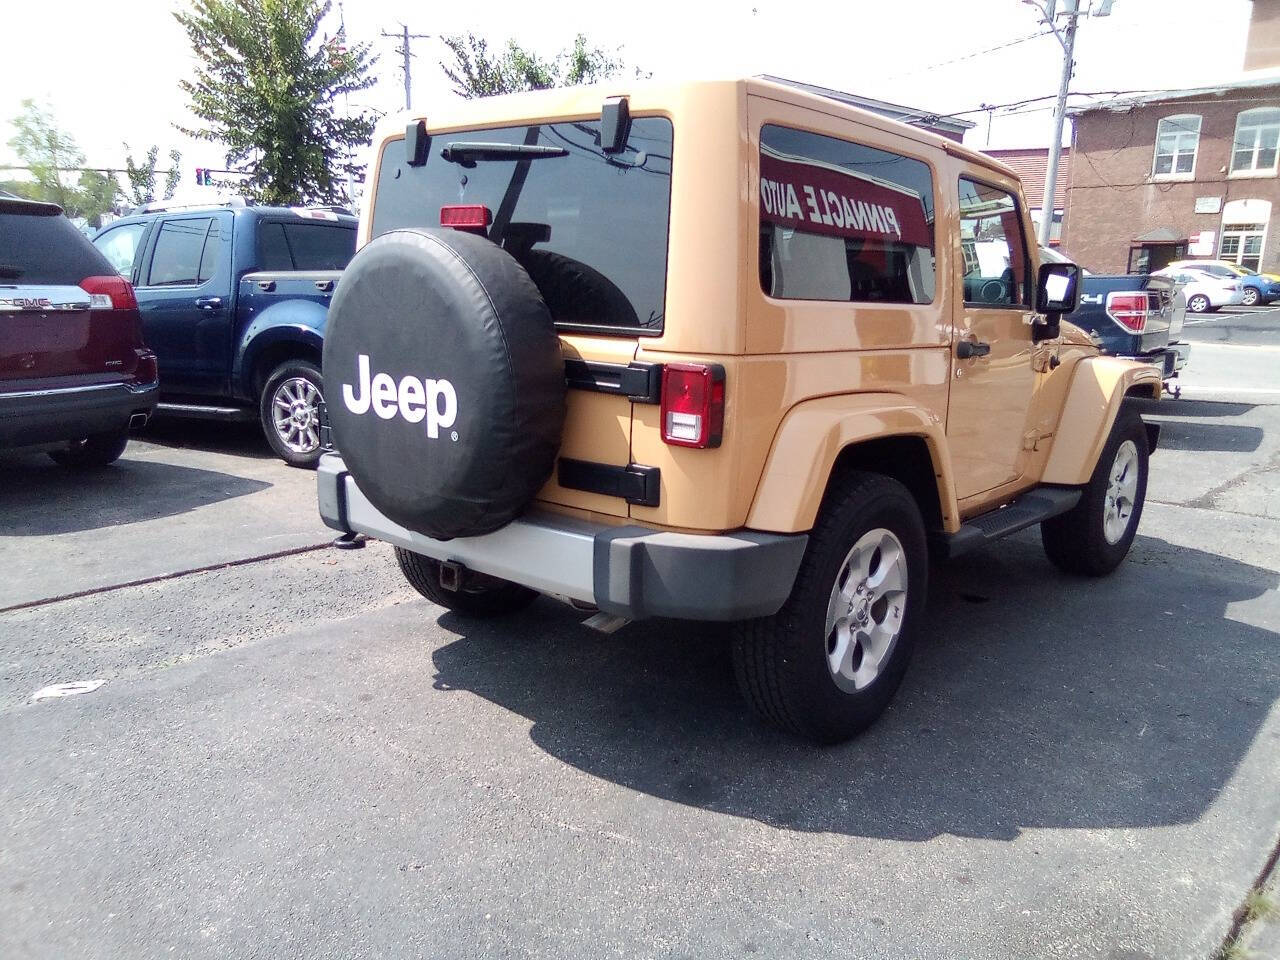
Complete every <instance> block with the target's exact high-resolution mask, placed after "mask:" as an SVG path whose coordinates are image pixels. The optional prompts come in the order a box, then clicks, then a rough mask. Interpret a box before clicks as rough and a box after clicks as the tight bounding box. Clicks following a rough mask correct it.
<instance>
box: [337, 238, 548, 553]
mask: <svg viewBox="0 0 1280 960" xmlns="http://www.w3.org/2000/svg"><path fill="white" fill-rule="evenodd" d="M324 379H325V397H326V398H327V400H328V402H327V409H328V417H329V423H330V425H331V427H332V431H333V441H334V446H335V447H337V449H338V451H339V452H340V453H341V454H342V457H343V460H344V461H345V462H346V465H347V469H348V470H350V471H351V475H352V477H353V478H354V479H355V482H356V484H357V485H358V486H359V488H360V490H361V491H362V492H363V493H364V495H365V496H366V497H368V499H369V501H370V502H371V503H372V504H373V505H374V506H375V507H377V508H378V509H379V510H380V511H381V512H382V513H383V514H385V515H386V516H387V517H389V518H390V519H392V520H394V521H395V522H396V523H398V524H400V525H401V526H404V527H407V528H408V529H410V530H414V531H417V532H419V533H423V534H426V535H427V536H430V537H435V538H437V539H444V538H451V537H466V536H476V535H479V534H482V533H490V532H492V531H494V530H497V529H499V528H500V527H502V526H504V525H505V524H507V523H509V522H510V521H511V520H512V519H514V518H515V517H516V516H517V515H518V514H519V513H520V511H521V510H523V509H524V508H525V506H527V505H528V503H529V501H530V500H531V499H532V498H533V496H534V494H535V493H537V491H538V489H539V488H540V487H541V486H542V485H543V484H544V483H545V482H546V480H547V478H548V477H549V476H550V475H551V470H552V468H553V467H554V465H555V458H556V452H557V450H558V449H559V446H560V434H561V430H562V429H563V427H564V415H565V380H564V361H563V359H562V357H561V354H560V342H559V338H558V337H557V336H556V332H555V328H554V326H553V324H552V321H551V315H550V313H549V312H548V310H547V307H546V304H545V303H544V302H543V300H542V297H541V295H540V294H539V293H538V289H537V287H535V286H534V284H533V282H532V281H531V280H530V279H529V276H528V274H527V273H525V271H524V269H523V268H522V267H521V266H520V265H519V264H518V263H516V261H515V260H514V259H513V258H512V257H511V256H510V255H509V254H507V253H506V252H505V251H503V250H502V249H501V248H499V247H498V246H496V245H495V244H493V243H491V242H489V241H488V240H486V239H485V238H484V237H481V236H476V235H474V234H469V233H464V232H461V231H456V230H397V231H393V232H391V233H387V234H384V235H382V236H380V237H378V238H377V239H375V240H373V241H371V242H370V243H368V244H367V245H365V246H364V247H363V248H362V249H361V250H360V251H359V252H358V253H357V254H356V255H355V257H354V258H353V259H352V260H351V263H350V264H349V265H348V266H347V268H346V270H345V271H343V274H342V279H341V281H340V282H339V283H338V289H337V290H336V291H335V292H334V295H333V304H332V305H331V307H330V308H329V320H328V329H327V330H326V333H325V342H324Z"/></svg>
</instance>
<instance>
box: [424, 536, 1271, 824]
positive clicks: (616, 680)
mask: <svg viewBox="0 0 1280 960" xmlns="http://www.w3.org/2000/svg"><path fill="white" fill-rule="evenodd" d="M932 575H933V583H932V585H931V599H930V603H929V608H928V614H927V618H926V619H927V622H926V629H925V630H924V631H923V633H922V640H921V643H920V645H919V647H918V649H917V653H916V658H915V662H914V663H913V665H912V668H911V670H910V671H908V675H907V679H906V681H905V683H904V684H903V687H902V689H901V690H900V691H899V693H898V696H897V698H896V700H895V702H894V704H893V705H892V706H891V707H890V708H889V710H888V711H887V713H886V714H885V715H884V716H883V717H882V718H881V720H880V722H879V723H878V724H876V725H875V726H874V727H873V728H872V729H871V730H869V731H868V732H867V733H865V734H864V735H863V736H861V737H859V738H858V739H856V740H854V741H852V742H850V743H847V744H844V745H841V746H838V747H834V748H826V749H823V748H817V747H813V746H810V745H808V744H806V743H801V742H798V741H796V740H795V739H793V738H791V737H789V736H786V735H784V734H782V733H779V732H777V731H775V730H773V729H772V728H770V727H767V726H765V725H763V724H762V723H761V722H759V721H757V720H756V719H755V718H754V717H753V716H752V715H751V714H750V713H749V712H748V710H747V709H746V707H745V706H744V704H743V703H742V701H741V700H740V699H739V697H738V694H737V690H736V688H735V686H734V682H733V678H732V669H731V666H730V657H729V645H728V639H727V633H726V632H725V631H724V630H723V629H721V628H718V627H714V626H706V625H689V624H684V623H677V622H669V621H662V622H646V623H639V624H632V625H631V626H629V627H627V628H626V629H625V630H624V631H622V632H621V633H619V634H615V635H614V636H612V637H608V638H606V637H601V636H598V635H596V634H594V633H592V632H590V631H589V630H587V629H586V628H585V627H582V628H579V627H576V626H575V625H574V624H573V620H574V619H575V615H574V613H573V612H572V611H571V610H569V609H568V608H565V607H563V606H561V605H559V604H557V603H555V602H554V601H540V602H539V603H538V604H536V605H535V606H534V608H533V609H532V610H531V611H529V612H528V613H527V614H525V615H522V616H521V617H520V618H518V619H514V620H510V621H506V622H505V623H504V622H492V621H491V622H486V623H476V622H475V621H469V620H466V619H464V618H462V617H459V616H457V615H455V614H452V613H447V614H445V615H444V616H442V617H441V618H440V620H439V623H440V625H441V626H442V627H444V628H446V629H448V630H450V631H452V632H455V633H458V634H459V635H460V637H461V638H460V639H459V640H458V641H456V642H453V643H450V644H448V645H446V646H444V647H441V648H439V649H437V650H436V651H435V652H434V655H433V659H434V665H435V669H436V684H435V685H436V687H437V689H446V690H467V691H471V692H473V693H476V694H478V695H480V696H482V697H484V698H486V699H488V700H490V701H492V702H493V703H495V704H498V705H500V706H502V707H504V708H506V709H508V710H512V711H514V712H516V713H519V714H521V715H523V716H525V717H527V718H529V719H530V720H531V721H532V729H531V731H530V736H531V737H532V739H533V741H534V742H535V743H537V744H538V745H539V746H540V747H541V748H543V749H544V750H546V751H547V752H548V753H549V754H551V755H552V756H555V757H557V758H559V759H561V760H563V761H564V762H566V763H569V764H572V765H573V766H574V767H577V768H579V769H581V770H583V771H585V772H587V773H590V774H592V775H593V776H597V777H601V778H603V779H605V780H608V781H611V782H613V783H617V784H620V785H623V786H626V787H629V788H631V789H633V790H637V791H641V792H643V793H646V794H651V795H653V796H656V797H661V798H663V799H666V800H670V801H673V802H677V803H684V804H689V805H691V806H696V807H700V808H704V809H707V810H711V811H715V812H719V813H725V814H731V815H734V816H740V817H748V818H751V819H754V820H758V821H761V822H763V823H767V824H770V825H773V826H778V827H785V828H787V829H792V830H806V831H829V832H835V833H841V834H849V835H856V836H867V837H879V838H890V839H899V840H927V839H929V838H931V837H935V836H938V835H940V834H956V835H962V836H968V837H983V838H992V839H1003V840H1010V839H1013V838H1015V837H1017V836H1018V835H1019V833H1020V831H1021V830H1023V829H1028V828H1038V827H1055V828H1061V827H1079V828H1107V827H1146V826H1157V825H1169V824H1180V823H1187V822H1191V821H1194V820H1196V819H1198V818H1199V817H1201V816H1202V815H1203V814H1204V813H1205V812H1206V810H1207V809H1208V808H1209V806H1210V805H1211V804H1212V803H1213V801H1214V799H1215V797H1216V796H1217V795H1218V793H1219V792H1220V791H1221V790H1222V788H1223V787H1224V785H1225V784H1226V783H1227V781H1228V780H1229V779H1230V777H1231V776H1232V774H1233V772H1234V771H1235V768H1236V766H1237V764H1238V763H1239V761H1240V760H1241V758H1242V757H1243V756H1244V754H1245V752H1246V751H1247V750H1248V749H1249V747H1250V745H1251V744H1252V742H1253V740H1254V738H1255V736H1256V735H1257V733H1258V730H1259V728H1260V726H1261V724H1262V723H1263V721H1264V720H1265V718H1266V717H1267V715H1268V712H1269V710H1270V708H1271V705H1272V703H1273V701H1274V700H1275V699H1276V698H1277V696H1278V695H1280V668H1278V667H1277V663H1278V657H1277V650H1280V647H1278V646H1277V639H1278V638H1277V635H1276V634H1274V633H1271V632H1269V631H1266V630H1262V629H1259V628H1257V627H1254V626H1250V625H1247V624H1245V623H1241V622H1239V621H1236V620H1233V619H1231V618H1230V617H1229V616H1228V611H1229V609H1230V605H1231V604H1233V603H1236V602H1238V601H1241V600H1248V599H1250V598H1253V597H1257V596H1259V595H1261V594H1263V593H1264V592H1266V591H1268V590H1271V589H1273V588H1275V587H1276V585H1277V582H1278V581H1280V577H1278V576H1277V574H1276V573H1275V572H1273V571H1270V570H1266V569H1262V568H1259V567H1254V566H1250V565H1248V564H1243V563H1239V562H1236V561H1233V560H1229V559H1227V558H1224V557H1220V556H1214V555H1211V554H1206V553H1203V552H1201V551H1197V550H1187V549H1183V548H1180V547H1175V546H1172V545H1170V544H1168V543H1166V542H1165V541H1163V540H1158V539H1154V538H1150V537H1139V538H1138V542H1137V543H1136V544H1135V547H1134V551H1133V554H1132V556H1131V557H1130V560H1129V561H1128V562H1127V563H1126V565H1125V566H1124V567H1122V568H1121V570H1120V571H1118V572H1117V574H1116V575H1114V576H1113V577H1111V578H1108V579H1105V580H1100V581H1094V580H1083V579H1076V578H1071V577H1067V576H1066V575H1063V574H1061V573H1059V572H1057V571H1056V570H1055V569H1054V568H1053V567H1052V566H1050V565H1049V563H1048V562H1047V561H1046V560H1045V559H1044V557H1043V553H1042V552H1041V550H1040V548H1039V544H1038V538H1036V537H1034V536H1028V535H1022V536H1020V537H1018V538H1015V539H1014V540H1011V541H1007V542H1006V544H1005V545H1002V547H1001V548H1000V549H999V550H988V551H986V552H984V553H981V554H978V555H975V556H973V557H966V559H965V561H964V562H963V563H959V564H952V565H948V566H936V567H935V568H934V570H933V574H932Z"/></svg>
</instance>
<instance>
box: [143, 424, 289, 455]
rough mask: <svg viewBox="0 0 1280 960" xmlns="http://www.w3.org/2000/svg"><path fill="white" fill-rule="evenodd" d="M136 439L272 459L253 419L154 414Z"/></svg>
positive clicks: (265, 441) (168, 445) (260, 428)
mask: <svg viewBox="0 0 1280 960" xmlns="http://www.w3.org/2000/svg"><path fill="white" fill-rule="evenodd" d="M137 436H138V439H140V440H145V441H146V442H147V443H158V444H162V445H164V446H166V447H180V448H183V449H188V450H204V451H206V452H208V453H230V454H235V455H236V456H240V457H254V458H256V459H259V460H272V459H275V454H274V453H273V452H272V450H271V448H270V447H269V446H268V445H267V440H266V438H265V437H264V436H263V435H262V427H261V426H260V425H259V424H258V422H257V421H256V420H253V421H247V422H241V421H223V420H197V419H195V418H193V417H167V416H164V415H157V416H155V417H154V418H152V420H151V422H150V423H148V424H147V426H146V427H145V428H144V429H143V430H141V431H140V432H139V433H138V434H137Z"/></svg>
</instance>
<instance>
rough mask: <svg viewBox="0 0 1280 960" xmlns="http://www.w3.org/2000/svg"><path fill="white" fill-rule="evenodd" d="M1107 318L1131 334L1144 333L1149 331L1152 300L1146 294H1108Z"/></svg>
mask: <svg viewBox="0 0 1280 960" xmlns="http://www.w3.org/2000/svg"><path fill="white" fill-rule="evenodd" d="M1106 309H1107V316H1108V317H1110V318H1111V319H1112V320H1114V321H1115V322H1116V323H1118V324H1120V326H1122V327H1124V328H1125V329H1126V330H1128V331H1129V332H1130V333H1142V332H1143V331H1144V330H1146V329H1147V310H1148V309H1150V300H1149V299H1148V298H1147V294H1146V293H1145V292H1139V293H1128V292H1126V293H1108V294H1107V308H1106Z"/></svg>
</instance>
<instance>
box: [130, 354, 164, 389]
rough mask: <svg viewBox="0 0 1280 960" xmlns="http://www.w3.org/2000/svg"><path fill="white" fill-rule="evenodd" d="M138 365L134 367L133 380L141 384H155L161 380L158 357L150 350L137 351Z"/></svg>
mask: <svg viewBox="0 0 1280 960" xmlns="http://www.w3.org/2000/svg"><path fill="white" fill-rule="evenodd" d="M134 352H135V353H136V354H137V355H138V365H137V366H136V367H134V370H133V379H135V380H137V381H138V382H139V383H155V382H156V381H157V380H159V379H160V368H159V367H158V366H157V365H156V355H155V354H154V353H152V352H151V351H150V350H136V351H134Z"/></svg>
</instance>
